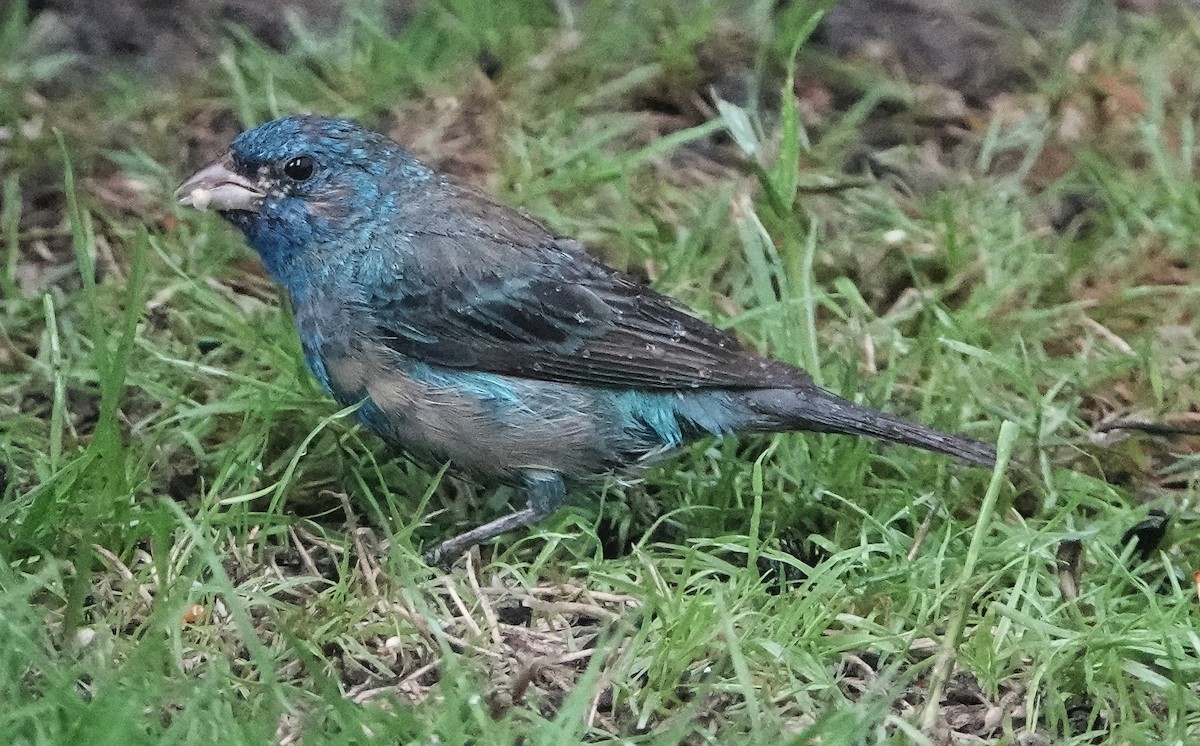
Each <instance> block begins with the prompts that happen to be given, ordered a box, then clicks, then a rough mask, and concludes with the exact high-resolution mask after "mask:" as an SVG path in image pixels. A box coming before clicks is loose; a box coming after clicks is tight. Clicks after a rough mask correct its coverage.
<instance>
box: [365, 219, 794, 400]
mask: <svg viewBox="0 0 1200 746" xmlns="http://www.w3.org/2000/svg"><path fill="white" fill-rule="evenodd" d="M407 238H408V240H409V241H411V245H410V250H412V251H414V252H416V253H417V254H421V253H422V250H423V249H424V248H429V246H428V244H426V246H422V243H423V241H422V236H421V234H419V233H410V234H409V235H408V237H407ZM430 238H431V239H432V238H434V236H433V235H432V234H431V235H430ZM436 238H437V242H440V243H444V242H445V241H446V240H447V238H448V236H446V235H445V234H438V235H437V236H436ZM536 238H540V239H541V241H540V244H539V245H533V244H532V242H528V243H526V244H525V245H524V246H520V245H515V244H514V243H513V242H512V241H511V236H505V237H500V236H497V235H495V234H488V233H487V232H485V231H482V230H479V231H471V230H465V231H462V232H456V234H455V235H454V239H455V240H456V243H460V244H462V245H461V246H460V247H459V248H460V249H462V250H463V253H470V254H474V255H475V256H478V257H480V260H479V262H478V266H474V267H472V268H471V271H467V272H454V273H452V274H451V276H449V277H446V276H443V277H441V278H439V280H438V281H436V282H435V281H432V279H429V280H427V281H425V282H424V283H422V282H421V281H420V278H417V277H413V276H411V275H410V276H408V277H406V278H402V279H398V281H397V282H396V283H394V284H392V286H391V287H390V288H387V289H383V290H380V291H377V293H376V295H375V296H374V297H372V298H370V299H369V300H368V303H367V307H368V308H370V309H371V311H372V313H373V314H374V316H375V320H376V327H377V328H376V331H377V332H378V334H379V338H380V339H382V340H383V341H384V342H385V343H386V344H387V345H388V346H389V347H391V348H392V349H394V350H395V351H396V352H398V353H400V354H402V355H405V356H407V357H411V358H413V359H417V360H421V361H424V362H427V363H429V364H432V365H439V366H445V367H451V368H462V369H471V370H480V371H488V372H492V373H498V374H503V375H510V376H518V377H523V378H532V379H537V380H544V381H557V382H565V383H577V384H587V385H594V386H605V387H612V388H634V389H660V390H661V389H680V388H701V387H727V388H791V387H795V386H801V385H807V384H810V383H811V379H810V378H809V377H808V375H807V374H806V373H805V372H804V371H802V370H800V369H798V368H794V367H792V366H790V365H786V364H784V363H781V362H778V361H775V360H770V359H767V358H763V357H760V356H757V355H755V354H754V353H752V352H750V351H748V350H747V349H746V348H745V347H744V346H743V345H742V344H741V343H740V342H738V340H737V339H736V338H735V337H734V336H733V335H732V334H729V333H728V332H724V331H721V330H719V329H717V328H715V327H714V326H712V325H711V324H709V323H707V322H705V321H703V320H702V319H699V318H697V317H696V316H693V315H692V314H691V313H690V312H689V311H688V310H687V309H686V308H684V307H683V306H681V305H680V304H679V303H677V302H675V301H673V300H671V299H670V298H668V297H666V296H664V295H661V294H660V293H657V292H655V291H654V290H652V289H650V288H648V287H646V286H645V285H642V284H640V283H637V282H635V281H634V280H632V279H631V278H629V277H627V276H625V275H623V274H621V273H619V272H616V271H615V270H612V269H610V268H608V267H605V266H604V265H602V264H600V263H599V262H597V261H596V260H594V259H592V258H591V257H590V256H588V255H587V254H586V253H585V252H584V251H582V249H581V248H580V247H579V246H578V244H575V243H573V242H569V241H563V240H555V239H553V238H551V237H550V236H548V235H546V234H543V235H541V236H536ZM489 244H490V245H489ZM425 256H428V255H427V254H426V255H425Z"/></svg>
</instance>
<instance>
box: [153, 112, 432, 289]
mask: <svg viewBox="0 0 1200 746" xmlns="http://www.w3.org/2000/svg"><path fill="white" fill-rule="evenodd" d="M431 176H432V171H430V170H429V169H428V168H426V167H425V166H424V165H422V164H421V163H420V162H418V161H416V160H415V159H414V158H412V156H410V155H409V154H408V153H406V152H404V151H403V150H402V149H401V148H400V147H399V146H398V145H396V144H395V143H394V142H392V141H391V140H389V139H388V138H386V137H384V136H383V135H380V134H378V133H375V132H371V131H370V130H366V129H363V128H362V127H360V126H359V125H357V124H355V123H354V122H351V121H348V120H345V119H334V118H330V117H318V116H292V117H284V118H282V119H276V120H274V121H271V122H267V123H266V124H263V125H261V126H259V127H255V128H254V129H250V130H246V131H245V132H243V133H241V134H240V135H238V136H237V138H236V139H235V140H234V141H233V144H232V146H231V147H230V149H229V152H227V153H226V154H225V155H223V156H221V157H220V158H218V159H217V160H216V161H214V162H212V163H211V164H209V165H207V166H205V167H204V168H202V169H200V170H199V171H197V172H196V173H195V174H194V175H192V177H191V178H189V179H187V180H186V181H185V182H183V184H181V185H180V186H179V188H178V189H177V190H176V192H175V196H176V198H177V199H178V200H179V203H180V204H182V205H188V206H191V207H195V208H197V209H200V210H205V209H207V208H209V207H212V208H213V209H215V210H216V211H217V212H218V213H219V214H220V215H221V216H222V217H224V218H225V219H226V220H228V221H229V222H231V223H233V224H234V225H235V226H237V227H238V228H240V229H241V230H242V232H243V233H244V234H245V236H246V239H247V241H249V242H250V244H251V246H253V247H254V248H255V249H256V250H257V251H258V253H259V254H260V255H261V256H262V258H263V262H264V263H265V264H266V265H267V268H268V269H269V270H270V271H271V272H272V274H274V275H275V277H276V278H277V279H278V280H279V281H280V282H282V283H284V284H285V285H287V286H288V287H289V289H290V290H293V292H295V291H297V290H298V289H299V288H297V287H294V286H293V285H294V283H293V280H294V279H296V278H294V277H293V275H295V274H296V266H295V265H296V260H297V259H298V258H300V257H304V256H316V257H319V258H321V259H322V260H323V261H325V262H327V261H329V260H330V259H331V258H332V257H331V256H329V254H330V253H331V252H334V250H335V248H336V247H339V246H340V247H350V246H354V245H356V244H361V243H363V242H362V241H358V240H357V239H360V238H362V237H363V236H362V235H358V234H363V233H365V232H367V231H369V230H370V223H371V218H372V216H373V215H378V214H379V213H380V212H381V211H386V208H387V205H386V204H385V202H386V201H388V200H393V201H394V200H396V199H397V198H398V194H399V193H400V192H402V191H404V190H405V189H408V188H412V187H413V186H416V185H418V184H419V183H420V182H422V181H424V180H427V179H429V178H430V177H431ZM309 269H310V270H311V267H309Z"/></svg>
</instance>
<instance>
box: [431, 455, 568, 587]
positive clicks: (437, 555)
mask: <svg viewBox="0 0 1200 746" xmlns="http://www.w3.org/2000/svg"><path fill="white" fill-rule="evenodd" d="M525 495H526V496H527V497H528V500H529V502H528V505H527V506H526V507H525V508H524V509H523V510H518V511H517V512H515V513H510V514H509V515H506V516H502V517H500V518H497V519H496V520H494V521H491V522H489V523H485V524H483V525H482V526H477V527H475V528H473V529H471V530H470V531H464V532H463V533H461V534H459V535H458V536H455V537H452V538H450V539H446V540H445V541H443V542H442V543H441V544H438V545H437V546H436V547H434V548H433V549H430V550H429V551H428V552H425V555H424V557H425V561H426V562H428V563H429V564H431V565H449V564H450V563H452V562H453V561H454V560H456V559H457V558H458V556H459V555H460V554H462V553H463V552H464V551H466V550H467V549H470V548H471V547H473V546H475V545H476V544H482V543H483V542H485V541H489V540H491V539H494V538H496V537H497V536H500V535H501V534H505V533H508V532H509V531H512V530H513V529H514V528H520V527H521V526H529V525H531V524H534V523H537V522H538V521H540V520H541V519H543V518H545V517H546V516H548V515H550V514H551V513H553V512H554V511H556V510H558V509H559V508H560V507H562V505H563V503H565V502H566V501H567V486H566V485H565V484H563V480H562V477H561V476H559V475H558V474H555V473H554V472H550V471H531V472H528V473H527V474H526V475H525Z"/></svg>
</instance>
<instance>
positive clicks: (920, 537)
mask: <svg viewBox="0 0 1200 746" xmlns="http://www.w3.org/2000/svg"><path fill="white" fill-rule="evenodd" d="M935 512H937V511H936V510H935V509H934V507H933V506H930V508H929V512H928V513H926V514H925V520H923V521H921V527H920V528H918V529H917V535H916V536H914V537H913V545H912V549H909V550H908V561H909V562H912V561H913V560H914V559H916V557H917V552H918V551H920V549H921V545H922V544H924V543H925V537H926V536H928V535H929V528H930V527H931V526H932V525H933V514H934V513H935Z"/></svg>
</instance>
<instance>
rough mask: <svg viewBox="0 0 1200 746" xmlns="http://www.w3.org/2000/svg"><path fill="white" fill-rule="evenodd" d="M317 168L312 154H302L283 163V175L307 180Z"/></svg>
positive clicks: (293, 178) (297, 179)
mask: <svg viewBox="0 0 1200 746" xmlns="http://www.w3.org/2000/svg"><path fill="white" fill-rule="evenodd" d="M316 168H317V165H316V164H315V163H313V159H312V157H311V156H307V155H300V156H296V157H295V158H293V159H291V160H290V161H288V162H287V163H285V164H283V175H284V176H286V177H288V178H289V179H291V180H292V181H307V180H308V179H309V178H310V177H311V176H312V175H313V171H315V170H316Z"/></svg>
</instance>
